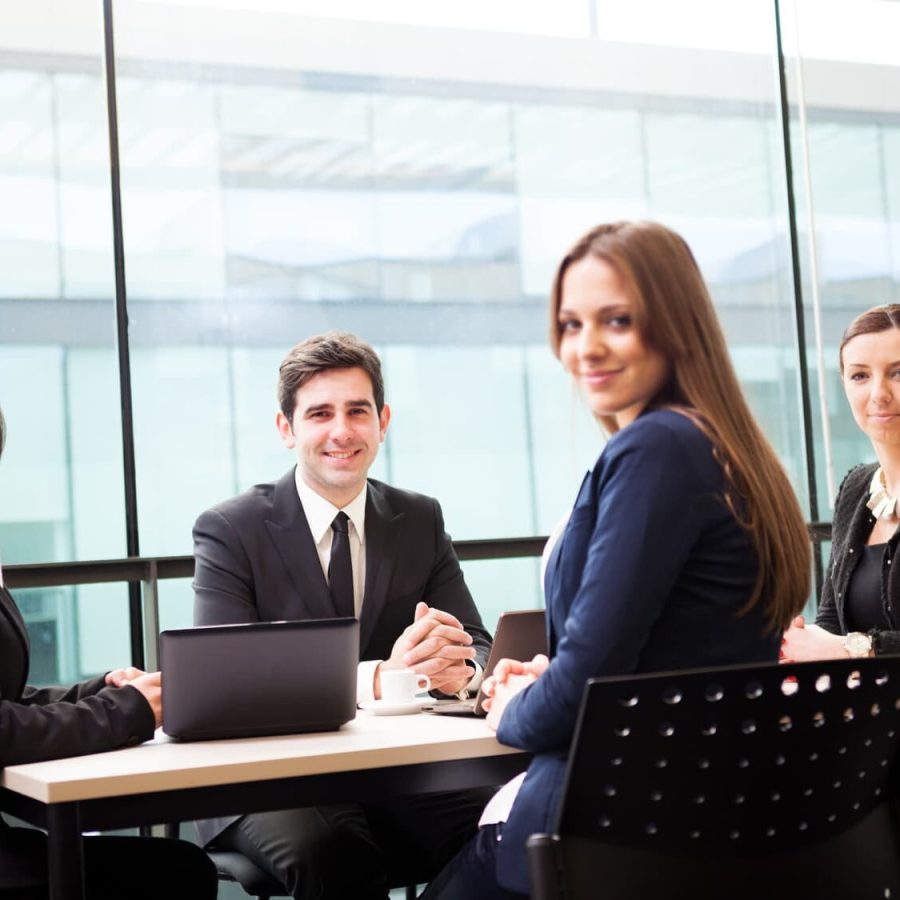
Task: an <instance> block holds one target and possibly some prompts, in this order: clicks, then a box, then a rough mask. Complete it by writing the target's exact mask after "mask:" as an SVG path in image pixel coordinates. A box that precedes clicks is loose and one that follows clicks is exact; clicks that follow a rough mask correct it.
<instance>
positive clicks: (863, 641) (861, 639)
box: [844, 631, 872, 659]
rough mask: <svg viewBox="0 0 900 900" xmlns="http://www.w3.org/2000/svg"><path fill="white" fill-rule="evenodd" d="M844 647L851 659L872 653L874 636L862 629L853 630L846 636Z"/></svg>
mask: <svg viewBox="0 0 900 900" xmlns="http://www.w3.org/2000/svg"><path fill="white" fill-rule="evenodd" d="M844 649H845V650H846V651H847V653H848V655H849V656H850V658H851V659H859V658H860V657H863V656H871V655H872V638H871V637H870V636H869V635H868V634H863V633H862V632H861V631H851V632H850V633H849V634H848V635H847V637H845V638H844Z"/></svg>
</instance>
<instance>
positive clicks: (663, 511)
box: [497, 410, 781, 893]
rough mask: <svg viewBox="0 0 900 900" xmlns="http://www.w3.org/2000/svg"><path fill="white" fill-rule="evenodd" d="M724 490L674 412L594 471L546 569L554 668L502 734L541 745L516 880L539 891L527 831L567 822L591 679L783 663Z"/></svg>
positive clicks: (509, 884)
mask: <svg viewBox="0 0 900 900" xmlns="http://www.w3.org/2000/svg"><path fill="white" fill-rule="evenodd" d="M724 488H725V479H724V473H723V471H722V467H721V466H720V465H719V463H718V462H717V461H716V459H715V457H714V455H713V450H712V445H711V444H710V442H709V440H708V438H707V437H706V436H705V435H704V434H703V433H702V432H701V431H700V429H699V428H697V426H696V425H694V424H693V423H692V422H691V421H690V420H689V419H688V418H686V417H685V416H683V415H680V414H678V413H676V412H672V411H669V410H657V411H650V412H646V413H644V414H643V415H642V416H640V417H639V418H638V419H637V420H636V421H635V422H633V423H632V424H630V425H629V426H627V427H626V428H624V429H622V431H620V432H618V433H616V434H615V435H613V437H612V438H611V439H610V440H609V442H608V443H607V445H606V447H605V449H604V451H603V453H602V454H601V456H600V458H599V460H598V461H597V464H596V465H595V467H594V469H593V471H592V472H590V473H589V474H588V476H587V477H586V478H585V481H584V484H583V485H582V487H581V490H580V491H579V494H578V497H577V499H576V501H575V506H574V507H573V509H572V513H571V515H570V516H569V521H568V523H567V525H566V528H565V531H564V532H563V534H562V536H561V537H560V539H559V541H558V543H557V545H556V547H555V548H554V550H553V551H552V553H551V555H550V559H549V561H548V565H547V570H546V573H545V577H544V591H545V597H546V606H547V625H548V646H549V647H550V655H551V659H552V661H551V664H550V667H549V668H548V669H547V671H546V672H545V673H544V674H543V675H542V676H541V677H540V678H539V679H538V680H537V681H536V682H535V683H534V684H532V685H531V686H530V687H528V688H526V689H525V690H524V691H522V692H521V693H519V694H517V695H516V696H514V697H513V698H512V699H511V700H510V702H509V705H508V706H507V707H506V709H505V710H504V713H503V716H502V718H501V720H500V727H499V729H498V732H497V737H498V738H499V739H500V740H501V741H502V742H503V743H504V744H509V745H511V746H514V747H521V748H523V749H525V750H529V751H531V752H532V753H534V754H535V757H534V759H533V760H532V762H531V765H530V766H529V768H528V774H527V776H526V778H525V781H524V783H523V784H522V786H521V788H520V790H519V792H518V795H517V797H516V800H515V803H514V804H513V807H512V810H511V812H510V816H509V819H508V821H507V822H506V824H505V826H504V829H503V840H502V841H501V843H500V847H499V852H498V865H497V874H498V878H499V881H500V883H501V884H502V885H503V886H504V887H506V888H507V889H509V890H514V891H519V892H522V893H527V891H528V878H527V869H526V853H525V842H526V840H527V839H528V836H529V835H530V834H534V833H536V832H552V831H553V830H554V828H555V824H556V813H557V807H558V805H559V799H560V794H561V791H562V782H563V778H564V776H565V770H566V758H567V756H568V750H569V744H570V742H571V739H572V734H573V731H574V728H575V722H576V720H577V717H578V710H579V707H580V704H581V698H582V695H583V693H584V686H585V683H586V681H587V680H588V679H589V678H594V677H599V676H603V675H626V674H628V673H630V672H655V671H668V670H674V669H685V668H694V667H706V666H721V665H729V664H733V663H750V662H766V661H770V662H775V661H776V660H777V658H778V648H779V645H780V639H781V635H780V633H778V634H776V633H773V632H772V631H771V630H770V629H768V627H767V622H766V619H765V616H764V614H763V612H762V610H761V609H760V607H761V606H762V605H763V604H757V605H756V606H755V607H754V608H753V609H751V610H749V611H747V612H745V613H742V612H741V611H742V610H743V608H744V606H745V605H746V602H747V600H748V599H749V597H750V594H751V591H752V589H753V585H754V582H755V579H756V573H757V570H758V564H757V562H756V554H755V552H754V549H753V544H752V541H751V540H750V536H749V535H748V533H747V532H746V530H745V529H744V528H743V527H742V526H741V525H740V524H739V523H738V522H737V520H736V519H735V517H734V515H733V514H732V513H731V511H730V510H729V509H728V507H727V506H726V504H725V502H724V501H723V499H722V495H723V491H724Z"/></svg>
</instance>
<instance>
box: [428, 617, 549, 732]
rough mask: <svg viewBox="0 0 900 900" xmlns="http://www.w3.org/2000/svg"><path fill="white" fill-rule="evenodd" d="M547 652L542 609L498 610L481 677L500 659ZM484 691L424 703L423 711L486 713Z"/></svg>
mask: <svg viewBox="0 0 900 900" xmlns="http://www.w3.org/2000/svg"><path fill="white" fill-rule="evenodd" d="M546 652H547V631H546V627H545V625H544V610H542V609H519V610H513V611H512V612H505V613H501V614H500V619H499V621H498V622H497V631H496V632H495V634H494V643H493V644H492V645H491V653H490V656H488V661H487V665H485V667H484V677H485V678H487V677H488V675H490V674H491V673H492V672H493V671H494V666H496V665H497V663H498V662H500V660H501V659H521V660H527V659H531V658H532V657H533V656H535V654H537V653H546ZM483 704H484V691H482V690H481V688H479V689H478V694H477V695H476V696H475V697H471V698H470V699H468V700H446V701H438V702H437V703H435V704H434V706H428V707H425V712H430V713H437V714H439V715H443V716H485V715H487V711H486V710H485V708H484V705H483Z"/></svg>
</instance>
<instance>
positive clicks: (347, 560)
mask: <svg viewBox="0 0 900 900" xmlns="http://www.w3.org/2000/svg"><path fill="white" fill-rule="evenodd" d="M278 394H279V405H280V407H281V408H280V411H279V412H278V414H277V416H276V424H277V427H278V431H279V433H280V435H281V439H282V442H283V443H284V445H285V446H286V447H287V448H289V449H291V450H293V451H294V452H295V454H296V457H297V466H296V468H295V469H293V470H292V471H290V472H288V473H287V474H286V475H285V476H283V477H282V478H281V479H280V480H279V481H277V482H275V483H270V484H262V485H257V486H256V487H253V488H251V489H250V490H249V491H247V492H245V493H243V494H241V495H240V496H238V497H235V498H233V499H231V500H227V501H225V502H224V503H221V504H219V505H218V506H216V507H213V508H212V509H210V510H207V511H206V512H205V513H203V514H202V515H201V516H200V517H199V519H198V520H197V523H196V525H195V526H194V556H195V559H196V569H195V577H194V591H195V608H194V619H195V622H196V624H198V625H211V624H226V623H237V622H257V621H271V620H279V619H309V618H325V617H331V616H336V615H351V616H352V615H357V616H358V617H359V619H360V660H361V662H360V664H359V669H358V689H357V695H358V700H359V701H360V702H365V701H372V700H375V701H377V700H378V699H379V698H380V696H381V689H380V678H381V673H382V672H384V671H387V670H389V669H400V668H411V669H414V670H415V671H416V672H419V673H422V674H425V675H428V676H429V678H430V679H431V684H432V687H433V689H435V690H437V691H439V692H441V693H444V694H457V693H462V692H463V691H465V690H467V689H469V690H471V689H474V688H476V687H477V684H478V681H479V680H480V676H481V666H483V665H484V663H485V661H486V659H487V654H488V650H489V647H490V637H489V635H488V633H487V632H486V631H485V629H484V627H483V626H482V623H481V617H480V616H479V614H478V611H477V609H476V608H475V605H474V603H473V602H472V597H471V595H470V594H469V591H468V588H467V587H466V585H465V581H464V580H463V575H462V571H461V570H460V567H459V561H458V560H457V558H456V554H455V553H454V551H453V547H452V545H451V543H450V539H449V537H448V535H447V534H446V533H445V532H444V523H443V518H442V515H441V510H440V506H439V505H438V503H437V501H436V500H434V499H432V498H430V497H425V496H422V495H421V494H414V493H412V492H409V491H402V490H399V489H397V488H393V487H390V486H389V485H386V484H383V483H381V482H378V481H375V480H368V479H367V474H368V471H369V468H370V466H371V465H372V463H373V461H374V460H375V457H376V455H377V453H378V447H379V445H380V444H381V442H382V441H383V440H384V436H385V433H386V431H387V427H388V423H389V421H390V408H389V407H388V406H387V405H386V404H385V402H384V382H383V378H382V374H381V364H380V361H379V359H378V356H377V355H376V354H375V352H374V350H372V348H371V347H369V346H368V345H367V344H365V343H363V342H362V341H360V340H359V339H358V338H356V337H354V336H353V335H349V334H346V333H342V332H330V333H329V334H326V335H321V336H318V337H313V338H310V339H308V340H306V341H303V342H302V343H300V344H298V345H297V346H295V347H294V348H293V349H292V350H291V351H290V352H289V353H288V355H287V356H286V357H285V359H284V361H283V362H282V364H281V369H280V376H279V385H278ZM484 800H485V792H483V791H465V792H458V791H454V792H448V793H441V794H432V795H427V796H410V797H404V798H398V800H397V801H396V802H392V803H387V804H379V805H375V804H366V805H364V806H361V805H356V804H346V805H340V806H331V807H318V808H308V809H293V810H284V811H280V812H274V813H254V814H250V815H246V816H243V817H241V818H239V819H237V820H234V819H226V820H208V821H206V822H201V823H199V829H200V834H201V838H202V839H203V841H204V842H205V843H207V844H214V845H215V846H216V847H219V848H222V849H225V848H227V849H235V850H238V851H240V852H242V853H244V854H245V855H246V856H249V857H250V858H251V859H252V860H253V861H254V862H255V863H256V864H257V865H258V866H260V867H261V868H263V869H265V870H267V871H269V872H271V873H272V874H273V875H275V876H276V877H277V878H278V879H279V880H281V881H282V882H283V883H284V884H285V887H286V888H287V889H288V890H289V891H290V892H291V893H292V895H293V896H294V897H309V898H323V900H327V898H332V897H334V898H349V897H352V898H370V897H371V898H379V900H380V898H384V897H386V896H387V889H388V886H389V885H391V884H397V883H400V882H403V881H413V880H426V879H427V877H428V876H429V874H430V873H431V872H433V871H436V870H437V869H438V868H439V867H440V865H441V863H442V862H443V861H444V860H445V859H447V858H449V856H450V855H452V853H453V852H454V851H455V849H456V848H457V847H458V846H460V844H461V843H462V842H463V841H464V840H465V838H466V837H467V836H468V835H469V834H471V833H472V832H473V831H474V828H475V823H476V820H477V817H478V814H479V813H480V811H481V808H482V807H483V804H484Z"/></svg>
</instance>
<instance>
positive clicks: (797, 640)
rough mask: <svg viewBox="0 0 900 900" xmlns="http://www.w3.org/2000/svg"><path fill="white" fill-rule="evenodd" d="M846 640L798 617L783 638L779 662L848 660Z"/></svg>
mask: <svg viewBox="0 0 900 900" xmlns="http://www.w3.org/2000/svg"><path fill="white" fill-rule="evenodd" d="M849 656H850V654H849V653H848V652H847V651H846V650H845V649H844V638H843V636H842V635H839V634H832V633H831V632H830V631H826V630H825V629H824V628H822V627H821V626H819V625H807V624H806V620H805V619H804V618H803V616H797V617H796V618H795V619H794V620H793V621H792V622H791V624H790V625H789V626H788V628H787V630H786V631H785V632H784V635H783V637H782V638H781V651H780V652H779V654H778V658H779V662H782V663H790V662H811V661H812V660H816V659H847V658H848V657H849Z"/></svg>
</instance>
